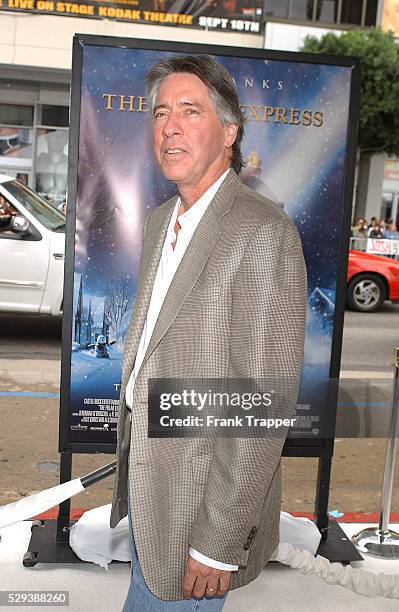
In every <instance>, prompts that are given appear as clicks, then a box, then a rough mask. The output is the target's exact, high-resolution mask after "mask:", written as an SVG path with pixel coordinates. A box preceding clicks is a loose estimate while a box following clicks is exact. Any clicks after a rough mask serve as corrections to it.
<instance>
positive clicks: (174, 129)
mask: <svg viewBox="0 0 399 612" xmlns="http://www.w3.org/2000/svg"><path fill="white" fill-rule="evenodd" d="M163 133H164V136H166V137H167V138H171V137H172V136H175V135H182V134H183V128H182V126H181V123H180V121H179V118H178V116H177V115H175V114H174V113H170V114H169V116H168V118H167V120H166V121H165V123H164V126H163Z"/></svg>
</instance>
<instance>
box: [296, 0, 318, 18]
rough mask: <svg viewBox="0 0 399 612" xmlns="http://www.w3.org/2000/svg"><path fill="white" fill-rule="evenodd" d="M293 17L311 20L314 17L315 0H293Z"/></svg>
mask: <svg viewBox="0 0 399 612" xmlns="http://www.w3.org/2000/svg"><path fill="white" fill-rule="evenodd" d="M291 17H292V19H301V20H302V21H306V20H307V21H309V20H312V19H313V0H292V3H291Z"/></svg>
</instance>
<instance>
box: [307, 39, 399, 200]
mask: <svg viewBox="0 0 399 612" xmlns="http://www.w3.org/2000/svg"><path fill="white" fill-rule="evenodd" d="M301 51H306V52H310V53H327V54H329V55H350V56H356V57H359V58H360V79H361V89H360V115H359V133H358V162H359V163H360V165H359V171H360V176H359V183H361V182H362V178H364V177H362V176H361V174H362V168H367V167H368V165H367V164H362V158H365V157H367V156H370V155H372V154H375V153H386V154H387V155H393V156H399V112H398V109H399V45H398V44H397V43H396V42H395V37H394V34H393V33H392V32H388V33H387V32H383V31H382V30H380V29H379V28H372V29H368V30H349V31H348V32H344V33H343V34H334V33H332V32H329V33H328V34H325V35H324V36H323V37H322V38H320V40H318V39H317V38H316V37H315V36H307V37H306V38H305V41H304V45H303V47H302V49H301ZM360 204H361V203H360Z"/></svg>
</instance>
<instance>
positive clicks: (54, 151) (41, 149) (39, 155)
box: [35, 128, 68, 207]
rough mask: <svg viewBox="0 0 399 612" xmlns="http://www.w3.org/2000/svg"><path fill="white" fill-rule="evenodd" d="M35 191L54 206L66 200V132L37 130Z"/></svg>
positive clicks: (61, 130) (62, 130) (63, 130)
mask: <svg viewBox="0 0 399 612" xmlns="http://www.w3.org/2000/svg"><path fill="white" fill-rule="evenodd" d="M36 142H37V147H36V163H35V169H36V184H35V190H36V191H37V192H38V194H39V195H41V196H42V197H43V198H46V199H47V200H49V201H50V202H51V203H52V204H53V205H54V206H56V207H58V206H60V205H62V204H63V203H64V202H65V200H66V188H67V174H68V130H65V129H60V130H49V129H44V128H39V129H38V130H37V141H36Z"/></svg>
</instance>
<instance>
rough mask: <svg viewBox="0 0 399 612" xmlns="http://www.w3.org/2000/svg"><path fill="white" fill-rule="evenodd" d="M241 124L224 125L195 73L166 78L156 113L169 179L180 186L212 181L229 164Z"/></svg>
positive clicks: (161, 159) (156, 134) (158, 152)
mask: <svg viewBox="0 0 399 612" xmlns="http://www.w3.org/2000/svg"><path fill="white" fill-rule="evenodd" d="M236 134H237V127H236V126H235V125H229V126H222V125H221V123H220V121H219V118H218V116H217V114H216V112H215V109H214V106H213V104H212V101H211V99H210V98H209V94H208V89H207V87H206V85H205V84H204V83H203V82H202V81H201V79H199V78H198V77H197V76H195V75H194V74H188V73H177V74H172V75H170V76H168V77H166V78H165V79H164V80H163V81H162V83H161V85H160V88H159V91H158V96H157V100H156V106H155V112H154V128H153V138H154V150H155V156H156V158H157V161H158V163H159V164H160V166H161V168H162V171H163V173H164V175H165V177H166V178H167V179H169V180H170V181H173V182H175V183H177V185H178V186H191V187H194V188H195V187H197V186H201V185H202V184H204V185H205V186H206V184H207V183H209V182H210V184H212V182H213V180H215V177H217V175H218V174H220V170H224V169H226V168H227V167H228V166H229V159H230V151H231V149H230V147H231V146H232V144H233V143H234V141H235V138H236Z"/></svg>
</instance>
